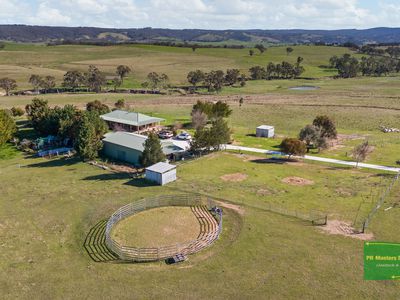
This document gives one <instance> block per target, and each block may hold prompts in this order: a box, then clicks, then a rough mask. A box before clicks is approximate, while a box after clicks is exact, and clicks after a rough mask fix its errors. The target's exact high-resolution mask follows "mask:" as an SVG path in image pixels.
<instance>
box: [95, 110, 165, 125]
mask: <svg viewBox="0 0 400 300" xmlns="http://www.w3.org/2000/svg"><path fill="white" fill-rule="evenodd" d="M100 118H102V119H103V120H105V121H109V122H116V123H120V124H127V125H133V126H143V125H148V124H152V123H158V122H162V121H164V119H161V118H155V117H150V116H147V115H144V114H141V113H137V112H129V111H124V110H114V111H112V112H110V113H108V114H105V115H101V116H100Z"/></svg>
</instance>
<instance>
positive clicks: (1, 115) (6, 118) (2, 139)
mask: <svg viewBox="0 0 400 300" xmlns="http://www.w3.org/2000/svg"><path fill="white" fill-rule="evenodd" d="M16 132H17V125H16V124H15V121H14V119H13V118H12V116H11V114H10V112H8V111H6V110H4V109H0V147H1V146H3V145H4V144H5V143H7V142H8V141H10V140H11V139H12V138H13V137H14V135H15V133H16Z"/></svg>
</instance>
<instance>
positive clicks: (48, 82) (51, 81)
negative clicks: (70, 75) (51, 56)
mask: <svg viewBox="0 0 400 300" xmlns="http://www.w3.org/2000/svg"><path fill="white" fill-rule="evenodd" d="M40 86H41V87H42V88H43V89H44V90H45V92H46V93H47V91H48V90H50V89H53V88H55V86H56V78H55V77H54V76H46V77H44V78H43V79H42V82H41V83H40Z"/></svg>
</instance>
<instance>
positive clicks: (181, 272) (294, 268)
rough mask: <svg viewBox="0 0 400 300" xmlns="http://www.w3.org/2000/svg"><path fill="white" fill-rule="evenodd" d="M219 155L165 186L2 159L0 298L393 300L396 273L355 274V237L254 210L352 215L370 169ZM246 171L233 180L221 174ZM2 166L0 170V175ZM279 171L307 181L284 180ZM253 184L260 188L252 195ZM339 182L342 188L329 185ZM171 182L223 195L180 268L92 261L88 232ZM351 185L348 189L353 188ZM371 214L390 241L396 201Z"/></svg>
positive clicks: (72, 165)
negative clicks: (215, 228) (213, 228)
mask: <svg viewBox="0 0 400 300" xmlns="http://www.w3.org/2000/svg"><path fill="white" fill-rule="evenodd" d="M244 160H245V159H244V158H243V157H236V156H235V155H232V154H222V153H221V154H217V155H212V156H209V157H204V158H202V159H200V160H197V161H193V162H188V163H186V164H183V165H181V166H180V167H179V169H178V176H179V179H178V181H177V182H175V183H173V184H171V185H169V186H167V187H157V186H148V185H146V184H145V183H144V182H143V181H141V180H132V179H130V178H129V177H127V176H124V175H123V174H113V173H108V172H107V171H104V170H102V169H99V168H95V167H93V166H89V165H87V164H84V163H81V162H79V161H77V160H45V159H37V158H35V159H33V158H28V157H27V158H24V157H22V155H21V154H17V156H16V157H14V158H9V159H5V160H0V170H1V172H2V180H1V181H0V189H1V191H2V193H1V201H0V236H1V237H2V244H1V251H0V274H1V275H0V289H1V291H2V297H3V298H5V299H16V298H19V299H21V298H22V299H27V298H30V299H43V298H51V299H58V298H87V299H94V298H110V297H118V298H122V299H131V298H193V299H199V298H210V297H213V298H225V299H226V298H249V299H250V298H251V299H254V298H260V299H261V298H265V297H268V298H274V299H287V298H294V297H296V298H298V297H302V298H320V297H327V298H347V299H349V298H350V299H354V298H359V297H360V296H362V297H365V298H377V297H380V298H386V299H388V298H389V299H390V298H396V297H397V295H398V290H399V287H400V285H399V283H398V282H379V281H376V282H372V281H371V282H365V281H363V279H362V277H363V260H362V249H363V242H362V241H359V240H356V239H351V238H347V237H342V236H333V235H327V234H326V233H322V232H321V231H320V230H319V229H318V228H316V227H312V226H310V224H309V223H308V222H304V221H300V220H298V219H294V218H289V217H284V216H281V215H277V214H273V213H270V212H268V211H265V210H263V207H264V203H266V202H273V203H277V204H279V205H284V206H287V207H296V208H299V209H303V208H304V209H311V208H318V209H326V210H328V212H329V214H330V216H331V217H332V218H333V217H334V218H342V219H345V220H351V219H352V218H353V217H354V214H355V212H356V211H357V207H358V204H359V202H360V200H361V195H369V193H370V189H371V186H374V184H376V183H380V182H381V181H380V178H381V177H380V176H377V173H369V172H365V171H356V170H352V169H350V170H346V169H337V168H329V167H326V166H320V165H314V164H306V165H302V164H293V165H275V164H263V163H256V162H252V161H247V160H246V161H244ZM231 173H245V174H247V175H248V177H247V179H246V180H245V181H243V182H227V181H223V180H221V179H220V176H222V175H226V174H231ZM3 174H6V176H3ZM287 176H299V177H303V178H307V179H311V180H313V181H314V184H313V185H310V186H290V185H287V184H284V183H282V182H281V179H282V178H285V177H287ZM260 188H262V189H264V190H267V189H268V191H270V194H268V193H266V192H264V194H262V195H260V194H257V191H259V189H260ZM338 188H343V189H345V190H340V191H338ZM177 189H179V190H181V189H190V190H194V191H197V192H207V193H210V194H212V195H215V196H221V197H224V198H227V199H229V200H230V201H231V202H233V203H236V204H239V205H240V206H242V208H243V209H244V215H239V214H237V213H235V212H234V211H232V210H229V209H224V223H223V224H224V225H223V226H224V227H223V233H222V236H221V238H220V239H219V240H218V241H217V242H216V243H215V244H214V245H213V246H211V247H210V248H207V249H205V250H204V251H202V252H200V253H199V254H196V255H194V256H190V258H189V261H188V262H185V263H183V264H181V265H176V266H167V265H165V264H164V263H161V262H160V263H150V264H114V263H95V262H93V261H92V260H91V259H90V257H89V256H88V255H87V253H86V251H85V249H84V247H83V244H84V240H85V237H86V235H87V233H88V232H89V229H90V228H91V227H92V226H94V225H95V224H97V223H98V222H99V221H100V220H104V219H106V218H107V217H109V216H110V214H111V213H112V212H113V211H115V210H116V209H117V208H119V207H120V206H122V205H124V204H127V203H130V202H133V201H135V200H138V199H141V198H143V197H148V196H153V195H157V194H171V193H177V192H178V190H177ZM351 192H353V193H354V194H352V193H351ZM389 213H390V215H389V214H386V213H383V212H380V214H378V215H377V216H376V218H375V220H374V222H373V224H372V225H373V226H372V230H373V233H374V234H375V237H376V239H378V240H379V239H381V238H386V237H387V238H389V237H390V239H391V240H392V241H399V242H400V236H399V232H398V230H396V228H395V227H394V226H393V224H394V223H393V222H395V220H396V219H398V217H399V210H398V208H397V209H392V210H391V211H389Z"/></svg>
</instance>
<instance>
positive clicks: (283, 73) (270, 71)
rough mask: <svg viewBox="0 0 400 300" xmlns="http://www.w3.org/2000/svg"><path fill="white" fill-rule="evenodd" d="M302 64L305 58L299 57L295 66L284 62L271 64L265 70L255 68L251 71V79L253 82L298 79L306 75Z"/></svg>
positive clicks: (258, 67) (259, 67)
mask: <svg viewBox="0 0 400 300" xmlns="http://www.w3.org/2000/svg"><path fill="white" fill-rule="evenodd" d="M302 62H303V58H302V57H300V56H299V57H298V58H297V61H296V63H294V64H291V63H289V62H287V61H283V62H282V63H280V64H274V63H272V62H270V63H269V64H268V65H267V66H266V67H265V68H264V67H262V66H254V67H251V68H250V70H249V71H250V77H251V79H253V80H261V79H267V80H271V79H290V78H297V77H299V76H300V75H301V74H303V73H304V67H303V66H302V65H301V63H302Z"/></svg>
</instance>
